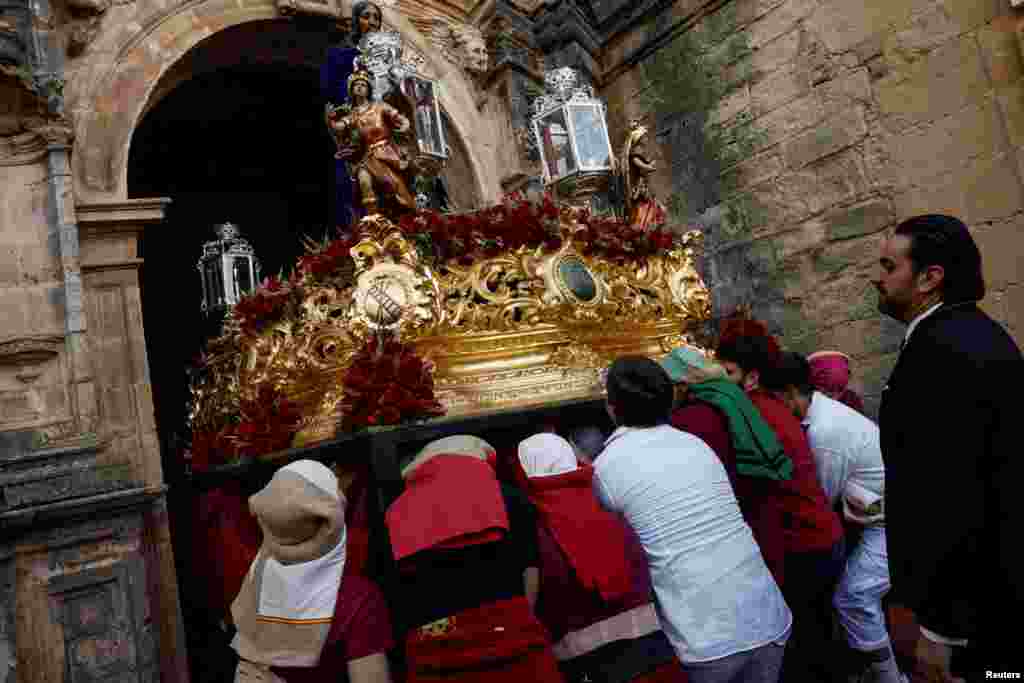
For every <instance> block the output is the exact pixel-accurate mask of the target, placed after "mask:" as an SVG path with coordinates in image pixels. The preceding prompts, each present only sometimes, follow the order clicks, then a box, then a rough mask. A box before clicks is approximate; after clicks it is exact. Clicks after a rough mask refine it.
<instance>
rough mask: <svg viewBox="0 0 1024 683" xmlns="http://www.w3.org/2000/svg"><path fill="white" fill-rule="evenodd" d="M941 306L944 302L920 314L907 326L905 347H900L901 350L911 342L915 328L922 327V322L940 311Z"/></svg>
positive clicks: (904, 339) (904, 340)
mask: <svg viewBox="0 0 1024 683" xmlns="http://www.w3.org/2000/svg"><path fill="white" fill-rule="evenodd" d="M941 305H942V302H941V301H940V302H939V303H937V304H935V305H934V306H932V307H931V308H929V309H928V310H927V311H925V312H924V313H919V314H918V315H917V316H916V317H915V318H914V319H913V320H911V321H910V324H909V325H907V333H906V334H905V335H903V345H902V346H901V347H900V349H901V350H902V349H903V347H904V346H906V345H907V342H908V341H910V335H911V333H912V332H913V331H914V328H915V327H917V326H918V325H920V324H921V321H922V320H924V319H925V318H927V317H928V316H930V315H931V314H932V313H934V312H935V311H937V310H939V306H941Z"/></svg>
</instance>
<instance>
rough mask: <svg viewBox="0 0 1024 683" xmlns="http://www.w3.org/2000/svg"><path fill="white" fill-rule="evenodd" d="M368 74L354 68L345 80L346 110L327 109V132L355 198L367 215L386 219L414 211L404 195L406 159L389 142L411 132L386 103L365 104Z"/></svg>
mask: <svg viewBox="0 0 1024 683" xmlns="http://www.w3.org/2000/svg"><path fill="white" fill-rule="evenodd" d="M372 88H373V86H372V83H371V78H370V73H369V72H368V71H366V69H365V68H363V67H357V68H356V70H355V71H354V72H353V73H352V75H351V76H349V79H348V95H349V102H350V104H351V109H349V110H348V112H347V113H343V111H344V108H343V107H329V108H328V110H327V127H328V128H329V129H330V131H331V134H332V135H333V136H334V141H335V143H336V144H337V145H338V152H337V154H336V155H335V156H336V157H337V158H338V159H344V160H346V161H348V162H349V165H350V168H351V173H352V177H353V179H354V180H355V183H356V188H355V189H356V192H355V196H356V198H357V201H358V202H359V204H360V205H361V206H362V207H363V208H364V209H365V210H366V213H367V214H368V215H373V214H377V213H380V214H384V215H386V216H388V217H389V218H396V217H397V216H399V215H401V214H403V213H405V212H407V211H413V210H415V209H416V200H415V198H414V197H413V195H412V193H411V192H410V191H409V184H408V181H407V177H408V175H409V170H410V169H409V159H408V157H407V156H406V154H405V153H404V152H403V151H402V149H401V148H399V146H398V144H396V142H395V140H394V136H395V135H396V134H399V135H405V134H406V133H408V132H409V131H410V129H411V124H410V122H409V119H408V118H406V117H405V116H403V115H402V114H401V113H399V111H398V110H397V109H395V108H394V107H392V106H391V105H390V104H388V103H386V102H374V101H373V100H372V99H371V95H372Z"/></svg>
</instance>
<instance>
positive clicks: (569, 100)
mask: <svg viewBox="0 0 1024 683" xmlns="http://www.w3.org/2000/svg"><path fill="white" fill-rule="evenodd" d="M605 113H606V110H605V105H604V102H602V101H601V100H600V99H599V98H597V97H595V96H594V91H593V88H591V86H589V85H581V84H580V83H579V76H578V74H577V72H576V70H575V69H572V68H570V67H562V68H560V69H554V70H552V71H548V72H547V73H545V74H544V94H543V95H541V96H540V97H538V98H537V99H535V100H534V102H533V135H534V138H535V141H536V144H537V148H538V149H539V150H540V157H541V165H542V166H543V169H544V184H545V185H548V186H550V185H555V186H556V188H557V189H558V190H559V193H560V194H564V195H566V196H568V197H570V198H571V199H573V200H576V201H580V202H582V203H589V202H590V201H591V199H592V198H593V196H594V195H595V194H596V193H599V192H604V191H605V190H606V189H607V187H608V181H609V179H610V178H611V174H612V169H613V163H614V162H613V156H612V145H611V141H610V139H609V137H608V124H607V122H606V119H605Z"/></svg>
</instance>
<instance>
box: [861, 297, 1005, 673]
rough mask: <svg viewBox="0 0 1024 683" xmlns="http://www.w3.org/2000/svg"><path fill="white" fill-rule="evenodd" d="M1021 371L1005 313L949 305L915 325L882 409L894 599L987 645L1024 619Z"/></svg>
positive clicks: (953, 633)
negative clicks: (1003, 323) (1002, 319)
mask: <svg viewBox="0 0 1024 683" xmlns="http://www.w3.org/2000/svg"><path fill="white" fill-rule="evenodd" d="M1022 382H1024V360H1022V358H1021V353H1020V349H1019V348H1018V347H1017V345H1016V344H1015V343H1014V341H1013V339H1011V338H1010V336H1009V335H1008V334H1007V333H1006V331H1005V330H1004V329H1003V328H1002V327H1000V326H999V324H997V323H996V322H994V321H993V320H992V319H991V318H989V317H988V316H987V315H985V313H983V312H982V311H981V310H979V309H978V308H977V306H975V305H974V304H959V305H955V306H943V307H942V308H939V309H938V310H937V311H935V312H934V313H933V314H932V315H930V316H928V317H927V318H925V319H924V320H922V321H921V322H920V324H918V326H917V327H916V328H915V330H914V332H913V334H912V335H911V337H910V340H909V341H908V342H907V345H906V347H905V348H904V349H903V351H902V353H901V354H900V358H899V360H898V362H897V364H896V368H895V369H894V370H893V372H892V375H891V377H890V378H889V383H888V385H887V386H886V388H885V389H884V390H883V392H882V406H881V410H880V413H879V425H880V427H881V439H882V456H883V459H884V461H885V468H886V491H885V504H886V528H887V535H888V550H889V571H890V574H891V577H892V585H893V599H894V601H896V602H900V603H902V604H905V605H906V606H907V607H909V608H910V609H912V610H913V611H914V613H915V615H916V616H917V619H918V622H919V623H920V624H921V625H922V626H924V627H925V628H927V629H929V630H932V631H934V632H936V633H939V634H941V635H945V636H949V637H964V638H970V639H972V641H973V642H972V645H973V644H980V645H981V646H982V647H984V649H986V650H987V649H989V647H990V646H991V647H995V644H996V641H997V640H1003V638H1004V636H1003V634H1004V633H1008V632H1011V631H1012V632H1015V633H1016V632H1019V631H1020V628H1021V626H1022V624H1024V621H1022V620H1024V611H1022V610H1024V582H1022V575H1024V566H1022V564H1021V551H1020V547H1021V544H1022V543H1024V523H1022V518H1024V517H1022V510H1024V468H1022V463H1024V449H1022V444H1024V409H1022V408H1024V401H1022V393H1021V392H1022V391H1024V383H1022ZM1013 640H1016V637H1014V638H1013ZM1004 642H1005V641H1004ZM1016 647H1018V648H1019V647H1021V646H1020V645H1016ZM1015 655H1016V657H1018V658H1019V661H1024V652H1017V653H1015ZM1014 670H1015V671H1016V669H1014Z"/></svg>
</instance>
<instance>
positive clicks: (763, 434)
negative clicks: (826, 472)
mask: <svg viewBox="0 0 1024 683" xmlns="http://www.w3.org/2000/svg"><path fill="white" fill-rule="evenodd" d="M690 394H691V395H692V396H693V397H694V398H695V399H697V400H699V401H704V402H705V403H710V404H711V405H713V406H715V407H716V408H718V409H719V410H721V411H722V412H723V413H724V414H725V417H726V420H727V421H728V422H729V433H730V435H731V436H732V444H733V448H734V449H735V451H736V471H737V472H738V473H739V474H741V475H743V476H746V477H758V478H761V479H774V480H777V481H783V480H788V479H791V478H792V477H793V461H792V460H790V459H789V456H788V455H786V452H785V451H784V450H783V449H782V444H781V443H779V439H778V437H776V436H775V432H774V431H772V428H771V427H769V426H768V423H767V422H765V421H764V418H763V417H761V413H759V412H758V411H757V408H756V407H755V406H754V404H753V403H751V402H750V399H749V398H747V395H746V394H745V393H743V390H742V389H740V388H739V387H738V386H737V385H736V384H734V383H732V382H730V381H729V380H726V379H712V380H709V381H707V382H701V383H700V384H691V385H690Z"/></svg>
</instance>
